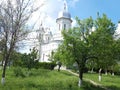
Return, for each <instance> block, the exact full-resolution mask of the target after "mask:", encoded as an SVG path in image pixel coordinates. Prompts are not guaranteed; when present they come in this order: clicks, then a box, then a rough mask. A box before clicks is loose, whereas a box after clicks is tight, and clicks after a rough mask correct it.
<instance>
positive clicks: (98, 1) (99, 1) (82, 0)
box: [68, 0, 120, 23]
mask: <svg viewBox="0 0 120 90" xmlns="http://www.w3.org/2000/svg"><path fill="white" fill-rule="evenodd" d="M68 2H69V0H68ZM69 6H70V5H69ZM119 6H120V0H77V2H76V3H75V5H74V6H71V7H69V12H70V13H71V15H72V17H75V16H78V17H79V18H80V19H84V18H88V17H90V16H92V17H93V18H94V19H95V18H96V16H97V12H99V14H100V15H102V14H103V13H105V14H106V15H107V16H108V18H110V19H111V20H112V21H113V22H114V23H117V22H118V21H119V20H120V7H119Z"/></svg>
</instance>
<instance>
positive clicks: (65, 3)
mask: <svg viewBox="0 0 120 90" xmlns="http://www.w3.org/2000/svg"><path fill="white" fill-rule="evenodd" d="M64 10H65V11H67V2H66V0H64Z"/></svg>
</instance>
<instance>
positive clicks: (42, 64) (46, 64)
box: [38, 62, 56, 70]
mask: <svg viewBox="0 0 120 90" xmlns="http://www.w3.org/2000/svg"><path fill="white" fill-rule="evenodd" d="M38 65H39V66H38V67H39V68H41V69H50V70H53V69H54V67H55V66H56V64H55V63H53V62H39V64H38Z"/></svg>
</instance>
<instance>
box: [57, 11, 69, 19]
mask: <svg viewBox="0 0 120 90" xmlns="http://www.w3.org/2000/svg"><path fill="white" fill-rule="evenodd" d="M61 17H63V18H71V15H70V13H69V12H67V11H60V12H59V14H58V18H61Z"/></svg>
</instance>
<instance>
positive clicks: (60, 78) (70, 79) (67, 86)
mask: <svg viewBox="0 0 120 90" xmlns="http://www.w3.org/2000/svg"><path fill="white" fill-rule="evenodd" d="M1 72H2V71H1V70H0V76H1ZM0 79H1V78H0ZM77 83H78V77H76V76H74V75H72V74H70V73H69V72H67V71H61V72H58V71H55V70H54V71H50V70H44V69H38V70H35V69H33V70H32V71H31V75H30V76H29V77H24V78H23V77H15V75H14V73H13V69H9V70H7V73H6V84H5V85H4V86H2V85H1V84H0V90H104V89H102V88H100V87H96V86H94V85H92V84H90V83H89V82H83V86H82V87H81V88H79V87H78V86H77Z"/></svg>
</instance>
